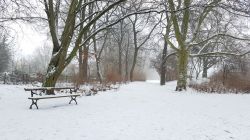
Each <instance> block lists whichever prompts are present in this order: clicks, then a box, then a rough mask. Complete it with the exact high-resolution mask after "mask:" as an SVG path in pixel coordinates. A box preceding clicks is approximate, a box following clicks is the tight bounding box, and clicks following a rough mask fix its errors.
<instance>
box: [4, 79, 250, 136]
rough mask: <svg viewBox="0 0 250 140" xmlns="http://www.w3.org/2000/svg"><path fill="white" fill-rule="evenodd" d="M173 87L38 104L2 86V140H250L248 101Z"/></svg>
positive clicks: (143, 86)
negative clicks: (70, 101) (76, 101)
mask: <svg viewBox="0 0 250 140" xmlns="http://www.w3.org/2000/svg"><path fill="white" fill-rule="evenodd" d="M174 85H175V83H174V82H170V83H168V84H167V85H166V86H163V87H161V86H159V85H158V84H157V83H146V82H134V83H131V84H128V85H124V86H122V87H121V88H120V89H119V90H118V91H109V92H104V93H101V94H99V95H96V96H91V97H81V98H79V99H78V103H79V105H77V106H76V105H68V104H67V102H68V99H66V98H62V99H51V100H41V101H38V102H39V103H38V105H39V107H40V109H39V110H35V109H34V110H29V109H28V107H29V105H30V101H29V100H28V99H27V97H28V96H29V93H28V92H24V90H23V87H22V86H10V85H0V140H57V139H58V140H76V139H79V140H230V139H234V140H249V139H250V95H234V94H228V95H219V94H202V93H200V94H198V93H195V92H194V91H191V90H188V91H187V92H188V93H187V92H182V93H178V92H175V91H173V89H174Z"/></svg>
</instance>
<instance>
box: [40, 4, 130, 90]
mask: <svg viewBox="0 0 250 140" xmlns="http://www.w3.org/2000/svg"><path fill="white" fill-rule="evenodd" d="M124 1H125V0H118V1H115V2H113V3H111V4H108V5H106V6H104V7H103V10H101V11H95V12H93V14H92V15H90V16H92V19H91V20H81V21H79V20H78V18H77V15H78V14H79V12H80V11H81V9H82V8H84V7H86V6H88V5H89V4H91V3H94V2H96V1H90V2H86V3H85V2H84V1H83V0H72V1H70V2H68V4H66V7H67V8H66V9H67V11H65V12H64V14H66V20H65V21H64V23H63V25H61V27H62V28H63V29H62V32H61V35H57V34H56V28H57V27H56V19H55V15H56V12H57V11H55V3H54V1H53V0H44V6H45V11H46V14H47V18H48V24H49V29H50V35H51V38H52V43H53V51H52V58H51V60H50V63H49V66H48V69H47V75H46V79H45V81H44V83H43V86H46V87H48V86H55V84H56V81H57V79H58V77H59V75H60V74H61V73H62V71H63V70H64V68H65V67H66V66H67V65H68V64H69V63H70V62H71V60H72V59H73V58H74V57H75V55H76V53H77V51H78V50H79V48H80V47H82V46H83V45H85V44H86V42H87V41H88V40H89V39H91V38H92V36H93V35H95V34H97V33H98V32H99V31H101V30H98V31H95V32H94V33H92V34H88V35H87V37H86V38H84V35H85V34H86V33H87V32H88V29H89V28H90V27H91V26H92V25H93V24H94V23H95V22H97V21H98V20H99V19H100V18H101V17H102V16H103V15H104V14H105V13H106V12H108V11H109V10H110V9H112V8H113V7H115V6H117V5H118V4H120V3H121V2H124ZM89 18H90V17H86V19H89ZM81 25H83V27H82V29H81V30H76V29H79V27H80V26H81ZM76 31H77V32H76ZM73 38H74V39H75V41H74V42H72V40H73ZM83 38H84V40H83ZM70 46H73V49H69V48H70Z"/></svg>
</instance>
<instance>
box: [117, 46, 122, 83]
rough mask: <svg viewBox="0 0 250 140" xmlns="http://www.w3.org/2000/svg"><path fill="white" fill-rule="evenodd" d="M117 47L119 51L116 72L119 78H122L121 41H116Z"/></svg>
mask: <svg viewBox="0 0 250 140" xmlns="http://www.w3.org/2000/svg"><path fill="white" fill-rule="evenodd" d="M118 47H119V48H118V51H119V64H118V65H119V66H118V67H119V68H118V74H119V76H120V78H122V43H121V42H119V43H118ZM120 80H121V79H120Z"/></svg>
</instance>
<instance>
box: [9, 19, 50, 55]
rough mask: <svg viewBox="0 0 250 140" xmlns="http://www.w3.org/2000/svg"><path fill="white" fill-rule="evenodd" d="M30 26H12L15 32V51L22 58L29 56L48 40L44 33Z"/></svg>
mask: <svg viewBox="0 0 250 140" xmlns="http://www.w3.org/2000/svg"><path fill="white" fill-rule="evenodd" d="M34 27H35V26H34V25H33V26H32V25H30V24H23V23H21V24H18V25H17V24H13V25H12V28H13V29H14V30H15V32H16V33H15V34H16V36H15V51H16V52H17V54H21V55H23V56H27V55H31V54H32V53H33V52H34V51H35V50H36V49H37V48H38V47H42V46H43V45H44V44H45V42H46V40H47V39H48V38H47V36H46V34H45V33H42V31H38V30H36V29H35V28H34Z"/></svg>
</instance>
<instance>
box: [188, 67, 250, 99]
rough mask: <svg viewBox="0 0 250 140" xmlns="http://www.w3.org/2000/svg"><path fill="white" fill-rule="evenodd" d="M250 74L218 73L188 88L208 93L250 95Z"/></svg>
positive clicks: (191, 84)
mask: <svg viewBox="0 0 250 140" xmlns="http://www.w3.org/2000/svg"><path fill="white" fill-rule="evenodd" d="M249 79H250V73H242V72H230V73H227V74H225V73H223V71H220V72H218V73H215V74H214V75H212V76H211V77H210V78H209V81H208V82H203V83H201V84H197V83H190V84H189V87H191V88H193V89H195V90H197V91H199V92H208V93H236V94H237V93H250V80H249Z"/></svg>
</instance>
